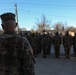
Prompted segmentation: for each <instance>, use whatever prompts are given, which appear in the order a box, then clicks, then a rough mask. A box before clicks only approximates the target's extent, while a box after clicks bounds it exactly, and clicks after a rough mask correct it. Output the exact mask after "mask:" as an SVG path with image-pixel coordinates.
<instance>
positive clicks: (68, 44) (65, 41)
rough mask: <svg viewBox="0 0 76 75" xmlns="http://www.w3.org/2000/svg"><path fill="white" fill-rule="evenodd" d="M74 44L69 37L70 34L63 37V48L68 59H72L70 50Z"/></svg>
mask: <svg viewBox="0 0 76 75" xmlns="http://www.w3.org/2000/svg"><path fill="white" fill-rule="evenodd" d="M72 43H73V40H72V37H71V36H70V35H69V33H68V32H66V34H65V35H64V36H63V46H64V51H65V56H66V58H70V50H71V46H72Z"/></svg>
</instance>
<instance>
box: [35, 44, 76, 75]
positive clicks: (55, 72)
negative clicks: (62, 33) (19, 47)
mask: <svg viewBox="0 0 76 75" xmlns="http://www.w3.org/2000/svg"><path fill="white" fill-rule="evenodd" d="M70 55H71V59H65V56H64V50H63V47H62V46H61V55H60V59H56V58H54V50H53V48H52V51H51V54H50V55H49V56H48V57H47V58H42V54H40V55H39V56H37V57H36V58H35V59H36V64H35V72H36V75H76V57H73V51H72V49H71V54H70Z"/></svg>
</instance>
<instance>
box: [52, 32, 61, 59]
mask: <svg viewBox="0 0 76 75" xmlns="http://www.w3.org/2000/svg"><path fill="white" fill-rule="evenodd" d="M53 45H54V51H55V57H56V58H59V56H60V45H61V37H60V35H59V34H58V32H57V33H56V35H55V36H54V37H53Z"/></svg>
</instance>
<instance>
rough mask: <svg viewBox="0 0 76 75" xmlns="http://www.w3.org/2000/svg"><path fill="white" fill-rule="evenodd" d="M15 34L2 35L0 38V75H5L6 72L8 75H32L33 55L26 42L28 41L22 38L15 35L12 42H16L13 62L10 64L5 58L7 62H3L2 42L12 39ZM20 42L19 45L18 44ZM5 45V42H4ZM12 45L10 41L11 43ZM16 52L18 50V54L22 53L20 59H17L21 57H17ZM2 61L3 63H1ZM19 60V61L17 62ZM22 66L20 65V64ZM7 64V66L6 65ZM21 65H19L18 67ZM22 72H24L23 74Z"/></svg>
mask: <svg viewBox="0 0 76 75" xmlns="http://www.w3.org/2000/svg"><path fill="white" fill-rule="evenodd" d="M14 35H15V34H11V35H10V34H6V33H5V34H3V35H2V36H1V37H0V40H1V41H0V56H1V57H0V61H1V63H0V75H7V74H5V73H6V72H7V71H8V72H10V74H8V75H34V66H33V65H34V61H33V55H32V50H31V49H32V48H31V46H30V44H29V42H28V40H27V39H26V38H24V37H21V36H18V35H15V37H16V38H15V39H14V40H13V41H16V44H14V45H16V52H14V53H15V54H14V55H15V60H16V61H15V62H14V61H12V62H11V63H10V61H11V60H8V59H9V58H7V60H6V61H5V59H4V57H2V55H3V53H4V51H2V48H3V47H2V41H3V40H4V39H5V38H8V39H10V38H11V37H13V36H14ZM19 41H20V43H19ZM4 43H5V42H4ZM11 43H12V41H11ZM17 50H19V52H20V53H19V52H18V54H21V53H22V57H23V58H21V59H18V58H19V57H21V56H19V55H18V56H17V55H16V54H17ZM3 59H4V61H5V63H4V62H3V61H2V60H3ZM18 60H19V61H18ZM20 60H21V61H22V62H21V61H20ZM20 62H21V63H22V64H21V63H20ZM6 63H7V64H6ZM20 64H21V65H20ZM23 71H24V72H23Z"/></svg>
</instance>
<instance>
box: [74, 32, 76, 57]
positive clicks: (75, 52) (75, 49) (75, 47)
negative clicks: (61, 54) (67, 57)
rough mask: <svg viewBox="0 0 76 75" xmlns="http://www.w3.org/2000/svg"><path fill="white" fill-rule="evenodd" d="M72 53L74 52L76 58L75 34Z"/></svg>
mask: <svg viewBox="0 0 76 75" xmlns="http://www.w3.org/2000/svg"><path fill="white" fill-rule="evenodd" d="M73 51H74V56H75V57H76V33H75V35H74V36H73Z"/></svg>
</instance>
